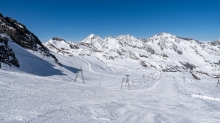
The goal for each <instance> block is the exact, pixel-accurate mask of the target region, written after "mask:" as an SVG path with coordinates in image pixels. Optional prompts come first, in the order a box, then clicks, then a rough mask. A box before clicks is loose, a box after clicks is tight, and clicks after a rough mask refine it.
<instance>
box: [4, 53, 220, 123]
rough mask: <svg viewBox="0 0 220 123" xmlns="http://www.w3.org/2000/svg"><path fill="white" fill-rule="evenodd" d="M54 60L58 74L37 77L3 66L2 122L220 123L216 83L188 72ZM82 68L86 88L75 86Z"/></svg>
mask: <svg viewBox="0 0 220 123" xmlns="http://www.w3.org/2000/svg"><path fill="white" fill-rule="evenodd" d="M56 57H58V58H59V59H61V62H62V63H63V65H64V67H63V69H62V73H60V75H50V74H48V75H47V76H37V75H35V71H33V74H32V73H31V72H28V71H27V70H26V71H27V72H24V71H22V70H21V71H20V70H19V69H15V68H11V69H9V67H8V66H7V65H4V64H3V66H2V69H1V70H0V85H1V86H0V92H1V93H0V122H1V123H9V122H10V123H12V122H13V123H14V122H16V123H17V122H18V123H23V122H28V123H40V122H47V123H56V122H57V123H61V122H65V123H66V122H76V123H80V122H85V123H88V122H89V123H92V122H94V123H97V122H98V123H99V122H100V123H101V122H105V123H108V122H114V123H120V122H130V123H132V122H138V123H146V122H149V123H154V122H156V123H160V122H161V123H168V122H170V123H174V122H178V123H208V122H209V123H215V122H216V123H217V122H220V112H219V111H220V102H219V98H220V96H219V94H220V88H219V87H216V83H217V80H216V79H212V78H210V77H207V76H204V75H201V76H200V77H201V80H194V79H193V78H192V76H191V75H190V74H189V73H188V72H185V73H182V72H175V73H168V72H167V73H165V72H160V71H157V70H154V69H146V68H143V67H141V66H135V65H133V64H132V62H130V63H127V64H125V63H123V65H115V64H114V63H112V64H108V65H104V64H101V63H99V62H98V61H96V60H95V59H91V58H89V57H88V58H86V57H85V58H84V59H82V58H81V57H71V58H67V57H65V56H61V55H57V56H56ZM18 59H19V57H18ZM51 64H53V65H54V67H55V66H57V65H56V64H55V63H51ZM42 65H44V63H42ZM80 66H82V69H83V76H84V79H85V84H83V82H82V77H81V74H79V76H78V78H77V80H76V82H74V79H75V76H76V69H79V68H80ZM44 67H46V66H44ZM50 67H51V66H48V68H50ZM21 69H22V68H21ZM30 71H31V70H30ZM54 71H56V69H54ZM37 72H38V71H37ZM36 74H39V73H36ZM125 74H129V75H130V77H129V79H130V80H129V82H130V85H131V86H130V90H129V87H128V86H127V85H125V84H123V86H122V88H121V83H122V78H125V76H124V75H125ZM143 74H145V75H143ZM67 75H68V76H67ZM183 77H185V79H183ZM202 96H203V97H202Z"/></svg>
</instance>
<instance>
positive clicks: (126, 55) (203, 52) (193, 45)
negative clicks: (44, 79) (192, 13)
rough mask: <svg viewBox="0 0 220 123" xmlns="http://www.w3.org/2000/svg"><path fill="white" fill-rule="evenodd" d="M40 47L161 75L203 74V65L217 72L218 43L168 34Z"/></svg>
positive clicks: (92, 38)
mask: <svg viewBox="0 0 220 123" xmlns="http://www.w3.org/2000/svg"><path fill="white" fill-rule="evenodd" d="M44 45H45V46H46V47H48V49H50V50H51V51H53V52H56V53H58V54H62V55H66V56H71V57H74V56H81V57H86V56H92V57H94V58H97V59H99V60H101V61H102V62H104V63H106V64H107V63H108V62H110V61H114V62H119V61H121V60H122V61H130V60H132V61H134V62H138V63H139V64H141V65H142V66H143V67H145V68H147V67H153V68H155V69H158V70H163V71H190V70H194V71H199V72H203V73H205V71H206V68H205V67H204V66H205V65H209V66H211V67H212V69H214V70H215V69H216V68H219V60H220V45H219V43H218V41H215V42H199V41H197V40H194V39H192V38H184V37H178V36H175V35H171V34H169V33H161V34H158V35H154V36H152V37H151V38H149V39H138V38H136V37H134V36H131V35H120V36H118V37H110V36H107V37H105V38H104V39H102V38H100V37H99V36H96V35H94V34H91V35H89V36H88V37H87V38H85V39H84V40H82V41H80V42H66V41H65V40H64V39H63V40H62V41H61V42H60V41H57V40H54V38H53V39H51V40H49V41H48V42H45V43H44ZM52 46H53V47H52ZM73 46H74V47H73ZM192 66H193V67H192ZM210 74H212V73H210Z"/></svg>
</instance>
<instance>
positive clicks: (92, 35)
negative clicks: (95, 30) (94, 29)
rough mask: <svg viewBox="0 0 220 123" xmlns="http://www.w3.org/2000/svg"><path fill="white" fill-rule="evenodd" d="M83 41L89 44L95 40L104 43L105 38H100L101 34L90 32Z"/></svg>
mask: <svg viewBox="0 0 220 123" xmlns="http://www.w3.org/2000/svg"><path fill="white" fill-rule="evenodd" d="M82 42H83V43H88V44H93V43H95V42H99V43H102V42H103V39H102V38H100V37H99V36H97V35H95V34H90V35H89V36H88V37H87V38H85V39H84V40H83V41H82Z"/></svg>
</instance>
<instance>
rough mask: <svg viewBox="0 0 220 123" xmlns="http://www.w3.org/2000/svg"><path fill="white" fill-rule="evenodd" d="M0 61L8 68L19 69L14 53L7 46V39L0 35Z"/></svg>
mask: <svg viewBox="0 0 220 123" xmlns="http://www.w3.org/2000/svg"><path fill="white" fill-rule="evenodd" d="M0 61H1V62H3V63H5V64H8V65H10V66H12V65H14V66H16V67H20V65H19V61H18V60H17V58H16V57H15V54H14V52H13V51H12V49H11V48H10V47H9V46H8V38H6V37H3V36H1V35H0Z"/></svg>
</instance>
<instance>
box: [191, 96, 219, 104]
mask: <svg viewBox="0 0 220 123" xmlns="http://www.w3.org/2000/svg"><path fill="white" fill-rule="evenodd" d="M190 97H194V98H199V99H204V100H211V101H217V102H220V98H216V97H209V96H204V95H201V94H199V95H197V94H190Z"/></svg>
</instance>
